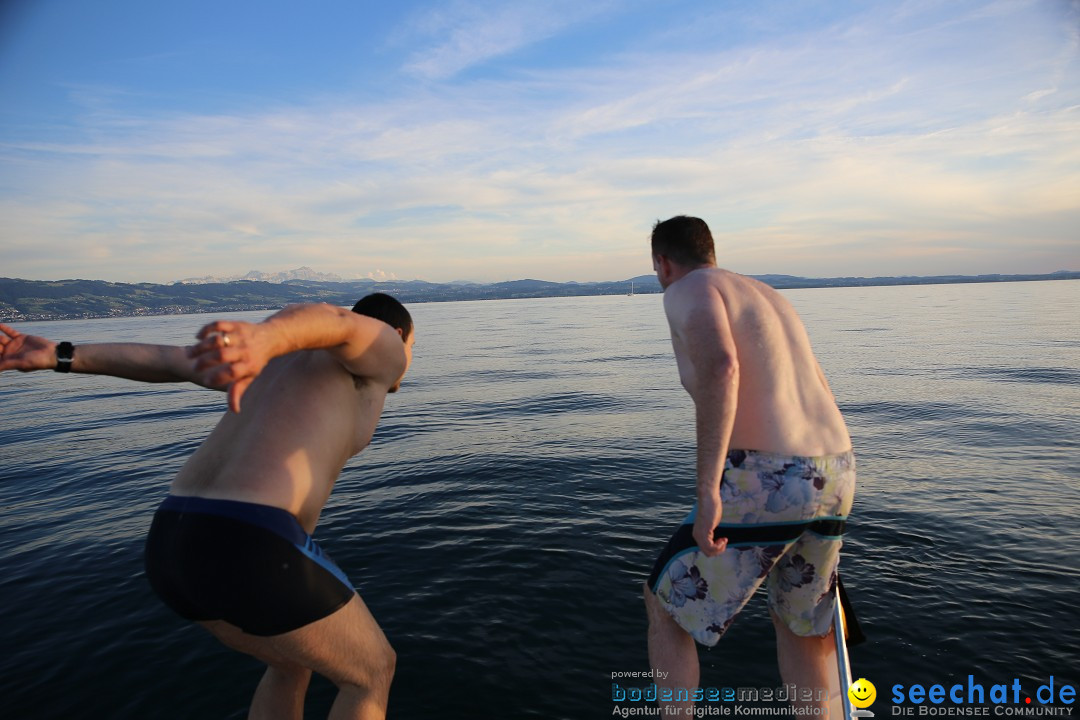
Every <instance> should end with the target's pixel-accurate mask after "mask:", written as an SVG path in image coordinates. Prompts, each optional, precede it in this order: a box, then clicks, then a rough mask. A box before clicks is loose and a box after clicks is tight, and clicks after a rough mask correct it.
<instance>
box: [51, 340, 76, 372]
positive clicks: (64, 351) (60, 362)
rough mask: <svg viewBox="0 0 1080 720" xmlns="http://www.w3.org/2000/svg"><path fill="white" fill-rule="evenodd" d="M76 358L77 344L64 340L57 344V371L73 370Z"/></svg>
mask: <svg viewBox="0 0 1080 720" xmlns="http://www.w3.org/2000/svg"><path fill="white" fill-rule="evenodd" d="M74 359H75V346H74V345H72V344H71V343H69V342H62V343H60V344H59V345H57V346H56V367H55V368H53V369H54V370H56V372H63V373H66V372H71V363H72V361H73V360H74Z"/></svg>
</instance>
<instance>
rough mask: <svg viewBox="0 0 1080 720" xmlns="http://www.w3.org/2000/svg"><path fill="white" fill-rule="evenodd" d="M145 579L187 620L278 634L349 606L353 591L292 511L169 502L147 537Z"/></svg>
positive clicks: (224, 502)
mask: <svg viewBox="0 0 1080 720" xmlns="http://www.w3.org/2000/svg"><path fill="white" fill-rule="evenodd" d="M146 575H147V577H148V579H149V580H150V586H151V587H152V588H153V589H154V592H156V593H157V594H158V596H159V597H160V598H161V600H162V601H163V602H164V603H165V604H166V605H168V606H169V607H170V608H171V609H172V610H173V611H174V612H176V614H178V615H180V617H183V618H186V619H188V620H194V621H208V620H224V621H226V622H228V623H231V624H232V625H236V626H237V627H239V628H240V629H241V630H243V631H244V632H247V633H250V634H252V635H262V636H267V635H278V634H281V633H284V632H289V631H290V630H296V629H297V628H300V627H303V626H304V625H307V624H309V623H312V622H314V621H316V620H320V619H322V618H324V617H326V616H328V615H330V614H332V613H334V612H336V611H337V610H339V609H341V608H342V607H344V606H345V604H346V603H348V602H349V600H351V599H352V596H353V593H354V591H353V588H352V584H351V583H350V582H349V579H348V578H347V577H346V576H345V574H344V573H343V572H341V570H340V569H339V568H338V567H337V565H335V564H334V563H333V562H332V561H331V560H330V558H329V557H328V556H327V555H326V554H325V553H323V551H322V549H321V548H320V547H319V546H318V545H317V544H316V543H315V541H314V540H313V539H312V538H311V536H310V535H308V534H307V533H306V532H304V529H303V528H302V527H300V523H298V522H297V520H296V518H295V517H294V516H293V515H292V514H290V513H289V512H288V511H286V510H282V509H281V508H275V507H270V506H267V505H257V504H254V503H247V502H238V501H235V500H212V499H208V498H198V497H177V496H174V495H169V496H168V497H166V498H165V501H164V502H163V503H161V506H160V507H159V508H158V510H157V513H155V514H154V522H153V524H152V525H151V526H150V533H149V535H148V536H147V538H146Z"/></svg>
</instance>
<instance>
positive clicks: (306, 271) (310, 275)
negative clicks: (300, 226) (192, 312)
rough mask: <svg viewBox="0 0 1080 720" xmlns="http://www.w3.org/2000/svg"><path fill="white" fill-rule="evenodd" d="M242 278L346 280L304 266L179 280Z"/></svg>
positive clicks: (206, 281)
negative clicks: (269, 271) (274, 270)
mask: <svg viewBox="0 0 1080 720" xmlns="http://www.w3.org/2000/svg"><path fill="white" fill-rule="evenodd" d="M240 280H244V281H248V282H268V283H283V282H288V281H289V280H310V281H312V282H344V280H345V278H343V277H341V276H340V275H334V274H333V273H321V272H317V271H315V270H312V269H311V268H309V267H307V266H306V265H305V266H304V267H300V268H296V269H295V270H285V271H283V272H275V273H265V272H260V271H258V270H252V271H251V272H249V273H247V274H246V275H230V276H227V277H213V276H211V275H207V276H206V277H200V278H184V279H183V280H180V281H179V282H181V283H183V284H184V285H212V284H216V283H228V282H237V281H240Z"/></svg>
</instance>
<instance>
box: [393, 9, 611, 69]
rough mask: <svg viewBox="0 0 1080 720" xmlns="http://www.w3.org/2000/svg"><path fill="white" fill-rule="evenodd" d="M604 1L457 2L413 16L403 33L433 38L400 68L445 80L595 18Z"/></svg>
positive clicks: (601, 10) (600, 10) (410, 35)
mask: <svg viewBox="0 0 1080 720" xmlns="http://www.w3.org/2000/svg"><path fill="white" fill-rule="evenodd" d="M606 5H607V3H602V2H593V3H581V2H571V1H568V0H559V1H558V2H546V3H500V2H476V1H475V0H472V1H464V0H459V1H458V2H454V3H450V4H449V5H447V6H439V7H437V8H434V9H428V10H425V11H423V12H422V13H419V14H417V15H416V16H414V18H413V20H412V22H411V23H410V28H409V30H408V31H406V33H405V34H406V35H407V36H409V37H410V38H413V37H416V36H419V37H420V38H422V39H427V38H433V42H432V43H431V44H430V45H429V46H427V47H424V48H422V49H420V50H418V51H416V52H414V53H413V54H412V56H411V57H410V58H409V60H408V62H407V63H406V64H405V67H404V70H405V71H406V72H408V73H410V74H413V75H418V76H420V77H424V78H429V79H441V78H447V77H451V76H453V75H456V74H457V73H459V72H461V71H462V70H465V69H466V68H469V67H471V66H473V65H477V64H479V63H482V62H485V61H487V60H490V59H492V58H495V57H499V56H501V55H506V54H509V53H511V52H514V51H515V50H518V49H520V48H523V47H526V46H528V45H532V44H533V43H536V42H539V41H542V40H546V39H548V38H550V37H552V36H553V35H556V34H557V33H559V32H560V31H561V30H563V29H564V28H566V27H568V26H570V25H573V24H576V23H578V22H582V21H583V20H586V19H589V18H591V17H594V16H596V15H597V14H599V13H601V12H603V11H604V10H605V6H606Z"/></svg>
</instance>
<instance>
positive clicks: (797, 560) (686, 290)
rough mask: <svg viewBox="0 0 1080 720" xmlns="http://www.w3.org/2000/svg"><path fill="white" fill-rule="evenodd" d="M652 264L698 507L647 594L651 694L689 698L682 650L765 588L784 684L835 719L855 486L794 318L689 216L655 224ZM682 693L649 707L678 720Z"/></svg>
mask: <svg viewBox="0 0 1080 720" xmlns="http://www.w3.org/2000/svg"><path fill="white" fill-rule="evenodd" d="M652 255H653V267H654V269H655V270H656V273H657V277H658V278H659V280H660V284H661V286H662V287H663V288H664V311H665V313H666V315H667V318H668V324H669V326H670V328H671V340H672V346H673V348H674V351H675V359H676V363H677V365H678V369H679V379H680V380H681V382H682V385H683V387H684V388H685V389H686V391H687V392H688V393H689V394H690V396H691V398H692V399H693V401H694V407H695V414H696V428H697V433H696V434H697V484H696V487H697V502H696V503H695V504H694V506H693V509H692V510H691V512H690V514H689V515H688V516H687V517H686V519H685V520H683V522H682V523H681V524H680V526H679V528H678V529H677V530H676V531H675V533H674V535H673V536H672V537H671V539H670V541H669V542H668V544H667V546H666V547H665V548H664V549H663V551H662V552H661V553H660V556H659V557H658V558H657V561H656V563H655V565H654V567H653V570H652V573H651V575H650V577H649V580H648V582H647V583H646V587H645V605H646V609H647V610H648V615H649V661H650V663H651V665H652V667H653V668H654V669H655V670H657V671H658V672H657V674H656V676H657V682H658V685H659V686H660V687H661V688H670V689H672V690H675V691H677V690H679V689H682V688H685V689H693V688H697V687H699V676H700V668H699V665H698V658H697V649H696V646H695V641H697V642H699V643H702V644H704V645H709V646H712V645H715V644H716V643H717V642H718V641H719V640H720V637H721V636H722V635H723V634H724V632H725V631H726V630H727V629H728V627H729V626H730V625H731V623H732V621H733V620H734V618H735V616H736V615H737V614H738V612H739V611H740V610H741V609H742V607H743V606H744V605H745V604H746V602H747V601H748V600H749V599H750V597H751V595H753V593H754V591H755V590H757V588H758V587H759V586H760V585H761V584H762V583H763V582H766V583H767V586H768V591H769V609H770V614H771V616H772V619H773V625H774V627H775V630H776V640H777V656H778V659H779V663H780V673H781V676H782V677H783V680H784V683H785V684H787V685H791V684H794V685H795V686H797V687H798V688H800V690H802V689H809V690H813V691H820V690H827V691H828V699H827V700H826V699H823V698H822V697H821V695H819V694H818V693H816V692H815V693H814V700H812V701H809V702H807V703H806V705H808V706H813V707H821V708H825V707H828V708H829V709H830V710H835V711H836V713H835V714H833V715H832V716H833V717H840V713H841V712H842V711H841V709H840V708H841V705H840V702H841V698H840V693H839V678H838V675H837V672H836V657H835V652H836V651H835V642H834V639H833V629H832V616H833V610H834V604H835V601H836V600H835V598H836V593H835V588H836V582H837V565H838V562H839V558H840V545H841V536H842V534H843V531H844V525H845V522H846V519H847V516H848V514H849V512H850V511H851V504H852V497H853V495H854V490H855V459H854V456H853V455H852V452H851V438H850V436H849V435H848V432H847V427H846V425H845V424H844V420H843V417H842V416H841V414H840V410H839V408H838V407H837V405H836V401H835V399H834V398H833V395H832V392H831V390H830V389H829V386H828V383H827V382H826V380H825V376H824V374H823V373H822V371H821V367H820V365H819V364H818V362H817V359H816V358H815V357H814V354H813V351H812V349H811V347H810V340H809V337H808V336H807V333H806V329H805V328H804V327H803V324H802V322H801V321H800V320H799V317H798V315H797V313H796V312H795V310H794V308H792V306H791V304H790V303H788V301H787V300H786V299H785V298H784V297H783V296H782V295H781V294H780V293H778V292H776V291H775V290H773V289H772V288H770V287H769V286H767V285H765V284H763V283H761V282H758V281H757V280H754V279H752V278H749V277H746V276H743V275H737V274H735V273H732V272H729V271H727V270H722V269H720V268H718V267H717V266H716V255H715V250H714V245H713V239H712V234H711V233H710V231H709V228H708V226H707V225H706V224H705V223H704V222H703V221H702V220H700V219H698V218H692V217H686V216H678V217H674V218H671V219H670V220H667V221H665V222H662V223H657V224H656V226H655V227H654V228H653V234H652ZM748 682H749V679H748ZM763 682H764V680H763ZM768 684H770V683H769V682H765V685H768ZM665 697H670V698H674V700H672V701H670V702H665V701H664V698H665ZM682 697H684V696H683V695H680V694H678V693H677V692H675V693H672V694H671V695H670V696H668V695H665V694H664V693H661V695H660V698H661V705H665V706H670V707H671V710H672V711H671V712H669V714H676V713H674V712H673V711H674V709H675V708H678V709H679V712H678V713H677V715H676V716H682V717H688V715H687V709H688V708H690V707H692V705H693V703H692V701H687V700H682V701H680V700H679V698H682ZM690 697H691V698H692V697H693V696H692V695H690Z"/></svg>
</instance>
